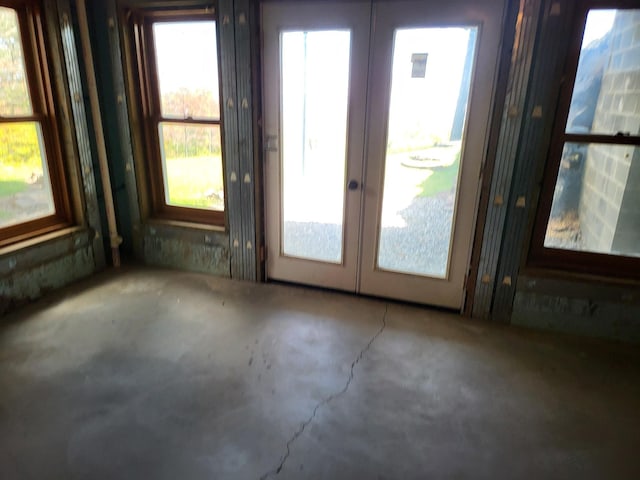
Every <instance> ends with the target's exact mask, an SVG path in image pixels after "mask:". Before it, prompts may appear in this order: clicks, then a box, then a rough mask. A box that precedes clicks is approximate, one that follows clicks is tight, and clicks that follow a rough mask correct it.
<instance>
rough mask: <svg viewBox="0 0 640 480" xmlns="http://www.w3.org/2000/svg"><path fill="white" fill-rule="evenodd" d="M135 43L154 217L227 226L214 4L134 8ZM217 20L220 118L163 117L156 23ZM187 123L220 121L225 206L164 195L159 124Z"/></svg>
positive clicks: (149, 192)
mask: <svg viewBox="0 0 640 480" xmlns="http://www.w3.org/2000/svg"><path fill="white" fill-rule="evenodd" d="M130 12H131V19H132V25H133V45H134V48H135V52H134V54H135V57H134V58H135V62H136V67H137V73H138V88H139V96H140V102H139V103H140V105H139V106H140V113H141V121H142V122H141V123H142V126H141V129H142V131H143V136H144V152H145V153H144V165H145V167H146V173H147V175H146V178H147V186H148V197H149V200H150V206H151V215H152V216H153V218H158V219H162V220H177V221H185V222H192V223H200V224H207V225H214V226H220V227H225V228H226V222H227V215H226V212H227V197H228V196H227V185H226V174H225V172H226V165H225V163H226V162H225V151H224V118H223V116H224V114H223V110H224V109H223V108H222V105H223V104H222V89H221V88H220V87H221V86H222V76H221V62H220V59H221V56H220V23H219V21H218V18H217V15H216V12H215V9H212V8H194V9H185V8H173V9H139V10H132V11H130ZM189 21H214V22H215V23H216V49H217V51H216V55H217V62H218V72H217V73H218V86H219V98H218V104H219V105H220V115H219V118H218V119H217V120H214V119H200V118H195V119H194V118H191V117H188V118H184V119H180V118H172V117H163V115H162V109H161V97H160V82H159V80H158V71H157V62H156V52H155V45H154V38H153V25H154V24H155V23H160V22H189ZM162 122H165V123H172V124H184V125H206V126H209V125H217V126H218V127H219V129H220V141H221V144H220V155H221V159H222V172H223V192H224V210H222V211H219V210H209V209H202V208H192V207H185V206H176V205H169V204H168V203H167V201H166V196H165V178H164V172H163V165H162V162H163V160H162V152H161V146H160V136H159V133H158V128H159V125H160V123H162Z"/></svg>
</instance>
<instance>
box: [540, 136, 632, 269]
mask: <svg viewBox="0 0 640 480" xmlns="http://www.w3.org/2000/svg"><path fill="white" fill-rule="evenodd" d="M544 246H545V247H553V248H562V249H567V250H577V251H585V252H599V253H607V254H614V255H627V256H640V148H638V147H636V146H628V145H606V144H596V143H592V144H584V143H567V144H565V146H564V151H563V152H562V160H561V163H560V170H559V172H558V181H557V183H556V188H555V192H554V195H553V204H552V207H551V215H550V218H549V223H548V224H547V232H546V236H545V241H544Z"/></svg>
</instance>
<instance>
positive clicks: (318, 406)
mask: <svg viewBox="0 0 640 480" xmlns="http://www.w3.org/2000/svg"><path fill="white" fill-rule="evenodd" d="M388 312H389V304H385V307H384V314H383V315H382V325H381V326H380V328H379V329H378V331H377V332H376V333H375V335H374V336H373V337H371V339H370V340H369V342H368V343H367V345H365V347H364V348H363V349H362V350H360V353H358V356H357V357H356V358H355V360H354V361H353V362H351V370H350V371H349V378H347V382H346V383H345V385H344V387H343V388H342V390H340V391H338V392H335V393H332V394H331V395H329V396H327V397H325V398H323V399H322V400H321V401H320V402H318V403H317V404H316V406H315V407H314V408H313V412H312V413H311V415H310V416H309V418H307V419H306V420H305V421H304V422H302V423H301V424H300V428H298V430H296V431H295V433H294V434H293V436H292V437H291V438H290V439H289V441H287V445H286V448H287V451H286V453H285V454H284V455H283V456H282V458H281V459H280V463H279V464H278V466H277V467H275V468H273V469H272V470H269V471H268V472H267V473H265V474H264V475H262V476H261V477H260V480H267V479H268V478H269V477H271V476H274V475H278V474H279V473H280V472H281V471H282V469H283V468H284V464H285V463H286V462H287V459H288V458H289V455H291V446H292V445H293V444H294V443H295V441H296V440H297V439H298V437H300V435H302V434H303V433H304V431H305V429H306V428H307V427H308V426H309V424H310V423H311V422H312V421H313V419H314V418H315V417H316V414H317V413H318V410H320V409H321V408H322V407H324V406H325V405H328V404H329V403H331V402H332V401H333V400H335V399H336V398H338V397H340V396H342V395H344V394H345V393H347V390H349V386H350V385H351V382H352V381H353V376H354V369H355V367H356V365H358V363H360V360H362V357H363V356H364V354H365V353H367V351H368V350H369V349H370V348H371V345H373V342H375V341H376V339H377V338H378V337H379V336H380V335H381V334H382V332H383V331H384V329H385V328H386V327H387V313H388Z"/></svg>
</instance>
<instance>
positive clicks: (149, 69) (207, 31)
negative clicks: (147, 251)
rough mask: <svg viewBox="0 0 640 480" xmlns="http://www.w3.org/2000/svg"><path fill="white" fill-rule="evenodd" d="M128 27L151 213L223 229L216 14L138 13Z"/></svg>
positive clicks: (223, 202)
mask: <svg viewBox="0 0 640 480" xmlns="http://www.w3.org/2000/svg"><path fill="white" fill-rule="evenodd" d="M134 29H135V33H136V35H135V38H136V48H137V49H138V55H137V58H138V71H139V73H140V78H141V94H142V95H141V96H142V103H143V105H142V107H143V108H142V114H143V122H144V128H145V134H146V150H147V151H146V156H147V170H148V173H149V175H148V180H149V186H150V194H151V204H152V210H153V212H152V213H153V215H154V216H156V217H160V218H169V219H175V220H186V221H194V222H203V223H210V224H215V225H224V222H225V219H224V210H225V195H224V181H223V180H224V175H223V170H224V169H223V152H222V131H221V127H222V125H221V112H220V88H219V74H218V70H219V68H218V42H217V29H216V20H215V17H214V16H213V14H212V13H210V12H208V11H207V12H205V11H197V12H196V11H187V12H167V11H160V12H158V11H154V12H144V13H142V14H140V15H138V16H137V18H136V17H135V16H134Z"/></svg>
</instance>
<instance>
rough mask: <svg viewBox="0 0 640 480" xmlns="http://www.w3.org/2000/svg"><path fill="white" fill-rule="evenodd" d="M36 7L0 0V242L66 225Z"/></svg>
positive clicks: (51, 106) (65, 206)
mask: <svg viewBox="0 0 640 480" xmlns="http://www.w3.org/2000/svg"><path fill="white" fill-rule="evenodd" d="M43 39H44V37H43V31H42V26H41V21H40V13H39V9H38V5H37V4H35V3H32V2H16V1H12V2H2V1H0V246H2V245H7V244H10V243H14V242H16V241H19V240H23V239H26V238H29V237H32V236H35V235H38V234H41V233H45V232H49V231H51V230H54V229H57V228H61V227H63V226H67V225H68V224H69V220H70V218H69V205H68V199H67V197H66V195H65V193H64V192H65V191H66V188H65V182H64V176H63V168H62V155H61V152H60V147H59V144H58V139H57V138H58V137H57V131H56V124H55V117H54V110H53V104H52V98H51V88H50V82H49V78H48V77H47V71H48V69H47V68H46V58H45V52H44V45H43V41H44V40H43Z"/></svg>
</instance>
